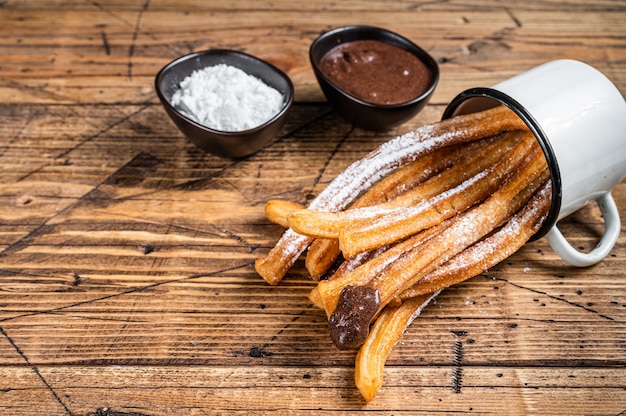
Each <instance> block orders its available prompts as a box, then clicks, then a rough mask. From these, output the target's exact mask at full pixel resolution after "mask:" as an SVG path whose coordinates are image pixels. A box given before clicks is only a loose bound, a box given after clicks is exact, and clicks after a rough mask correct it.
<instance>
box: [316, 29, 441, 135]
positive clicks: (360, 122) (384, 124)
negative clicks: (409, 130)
mask: <svg viewBox="0 0 626 416" xmlns="http://www.w3.org/2000/svg"><path fill="white" fill-rule="evenodd" d="M357 40H377V41H381V42H385V43H388V44H391V45H394V46H397V47H400V48H402V49H404V50H406V51H409V52H410V53H412V54H413V55H415V56H416V57H417V58H418V59H419V60H420V61H422V63H424V65H425V66H426V68H428V70H429V71H430V72H431V75H432V77H431V82H430V85H429V86H428V87H427V88H426V90H425V91H424V92H423V93H422V94H421V95H419V96H417V97H414V98H412V99H410V100H409V101H406V102H403V103H400V104H372V103H370V102H367V101H364V100H362V99H359V98H357V97H355V96H353V95H351V94H349V93H348V92H346V91H344V90H343V89H342V88H340V87H339V86H337V85H336V84H334V83H333V82H332V81H331V80H330V79H329V78H328V77H327V76H326V75H325V74H324V73H323V72H322V71H321V70H320V62H321V60H322V58H323V57H324V55H325V54H326V53H327V52H328V51H329V50H331V49H333V48H334V47H336V46H338V45H340V44H343V43H348V42H354V41H357ZM309 59H310V60H311V66H312V67H313V72H314V73H315V76H316V78H317V81H318V83H319V85H320V87H321V89H322V91H323V93H324V96H325V97H326V99H327V100H328V102H329V103H330V104H331V105H332V106H333V108H334V109H335V111H337V113H338V114H339V115H340V116H342V117H343V118H344V119H346V120H347V121H350V122H352V123H354V124H355V125H356V126H358V127H361V128H364V129H368V130H389V129H391V128H393V127H395V126H397V125H400V124H402V123H404V122H405V121H407V120H409V119H411V118H412V117H413V116H415V115H416V114H417V113H418V112H419V111H421V110H422V109H423V108H424V106H425V105H426V103H427V102H428V100H429V99H430V97H431V96H432V94H433V92H434V91H435V87H436V86H437V83H438V82H439V66H438V65H437V62H436V61H435V60H434V59H433V58H432V57H431V56H430V55H429V54H428V53H427V52H426V51H424V50H423V49H422V48H420V47H419V46H417V45H416V44H414V43H413V42H411V41H410V40H408V39H406V38H405V37H402V36H400V35H398V34H396V33H394V32H390V31H389V30H386V29H381V28H377V27H372V26H344V27H339V28H336V29H333V30H330V31H328V32H325V33H323V34H322V35H320V36H319V37H318V38H317V39H316V40H315V41H314V42H313V43H312V44H311V48H310V50H309Z"/></svg>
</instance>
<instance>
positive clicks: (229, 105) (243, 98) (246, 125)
mask: <svg viewBox="0 0 626 416" xmlns="http://www.w3.org/2000/svg"><path fill="white" fill-rule="evenodd" d="M172 105H173V106H174V107H176V108H178V109H179V110H180V111H181V112H183V113H185V115H187V116H188V117H190V118H192V119H193V120H195V121H197V122H198V123H200V124H202V125H205V126H207V127H209V128H212V129H215V130H220V131H243V130H249V129H252V128H255V127H258V126H260V125H261V124H263V123H265V122H267V121H269V120H270V119H271V118H272V117H274V116H275V115H276V114H278V113H279V112H280V110H281V109H282V107H283V105H284V99H283V96H282V94H281V93H280V92H278V91H277V90H276V89H274V88H272V87H270V86H268V85H266V84H265V83H263V81H261V80H260V79H258V78H256V77H253V76H252V75H248V74H247V73H245V72H244V71H242V70H241V69H239V68H235V67H233V66H230V65H226V64H219V65H215V66H209V67H206V68H204V69H201V70H196V71H194V72H193V73H192V74H191V75H189V76H188V77H186V78H185V79H184V80H183V81H182V82H181V83H180V89H178V90H177V91H176V92H175V93H174V95H173V96H172Z"/></svg>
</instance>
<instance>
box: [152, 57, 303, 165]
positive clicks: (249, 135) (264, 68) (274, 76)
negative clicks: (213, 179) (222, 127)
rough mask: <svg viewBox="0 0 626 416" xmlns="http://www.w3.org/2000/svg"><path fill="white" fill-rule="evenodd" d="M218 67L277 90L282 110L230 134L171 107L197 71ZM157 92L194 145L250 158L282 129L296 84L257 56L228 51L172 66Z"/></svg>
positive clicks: (165, 70) (163, 73) (185, 59)
mask: <svg viewBox="0 0 626 416" xmlns="http://www.w3.org/2000/svg"><path fill="white" fill-rule="evenodd" d="M218 64H226V65H230V66H233V67H236V68H239V69H241V70H242V71H244V72H246V73H247V74H249V75H252V76H255V77H257V78H258V79H260V80H261V81H263V82H264V83H265V84H267V85H268V86H270V87H273V88H275V89H276V90H278V91H279V92H280V93H281V94H282V96H283V99H284V101H283V102H284V104H283V108H282V109H281V110H280V111H279V112H278V114H276V115H275V116H274V117H273V118H272V119H270V120H268V121H267V122H266V123H264V124H262V125H260V126H258V127H255V128H253V129H249V130H243V131H236V132H231V131H219V130H214V129H211V128H209V127H207V126H204V125H202V124H199V123H197V122H196V121H194V120H193V119H191V118H190V117H188V116H186V115H185V114H183V113H181V112H180V111H179V110H178V109H176V108H175V107H174V106H173V105H172V103H171V99H172V95H174V92H175V91H176V90H177V89H178V88H179V84H180V82H181V81H182V80H183V79H185V77H187V76H189V75H191V73H192V72H193V71H195V70H200V69H203V68H205V67H208V66H214V65H218ZM155 88H156V92H157V95H158V97H159V100H161V103H162V104H163V107H164V108H165V111H166V112H167V114H168V115H169V117H170V118H171V119H172V121H173V122H174V124H176V126H177V127H178V128H179V129H180V131H181V132H182V133H183V134H184V135H185V136H186V137H187V138H188V139H189V140H190V141H191V142H193V143H195V144H196V145H197V146H198V147H200V148H201V149H203V150H205V151H206V152H208V153H211V154H214V155H217V156H222V157H229V158H242V157H245V156H248V155H251V154H252V153H255V152H256V151H258V150H260V149H262V148H263V147H264V146H265V145H267V144H268V143H269V142H270V141H271V140H272V139H273V138H274V137H275V136H276V133H277V132H278V131H279V130H280V128H281V127H282V125H283V123H284V121H285V117H286V115H287V113H288V112H289V110H290V108H291V105H292V103H293V95H294V88H293V83H292V82H291V80H290V79H289V77H288V76H287V75H286V74H285V73H284V72H283V71H281V70H280V69H278V68H276V67H275V66H273V65H271V64H269V63H268V62H265V61H263V60H261V59H259V58H256V57H254V56H251V55H248V54H246V53H243V52H238V51H233V50H226V49H210V50H207V51H203V52H195V53H192V54H189V55H185V56H182V57H180V58H178V59H176V60H174V61H172V62H170V63H169V64H167V65H166V66H164V67H163V68H162V69H161V70H160V71H159V73H158V74H157V76H156V78H155Z"/></svg>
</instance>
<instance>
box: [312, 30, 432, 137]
mask: <svg viewBox="0 0 626 416" xmlns="http://www.w3.org/2000/svg"><path fill="white" fill-rule="evenodd" d="M309 58H310V60H311V65H312V67H313V71H314V73H315V76H316V78H317V81H318V83H319V85H320V87H321V89H322V91H323V93H324V96H325V97H326V99H327V100H328V102H329V103H330V104H331V105H332V106H333V108H334V109H335V111H337V113H338V114H339V115H341V116H342V117H343V118H344V119H346V120H347V121H349V122H352V123H354V124H355V125H356V126H357V127H361V128H364V129H368V130H389V129H392V128H393V127H396V126H398V125H400V124H402V123H404V122H406V121H408V120H409V119H411V118H412V117H414V116H415V115H416V114H417V113H418V112H419V111H421V110H422V109H423V108H424V106H425V105H426V104H427V103H428V100H429V99H430V97H431V96H432V94H433V92H434V90H435V88H436V86H437V83H438V81H439V67H438V65H437V63H436V61H435V60H434V59H433V58H432V57H431V56H430V55H429V54H428V53H427V52H426V51H424V50H423V49H422V48H420V47H419V46H417V45H416V44H415V43H413V42H412V41H410V40H409V39H407V38H405V37H403V36H401V35H399V34H397V33H394V32H391V31H389V30H386V29H382V28H378V27H373V26H345V27H340V28H336V29H333V30H330V31H328V32H325V33H323V34H322V35H320V36H319V37H318V38H317V39H316V40H315V41H314V42H313V43H312V45H311V48H310V50H309Z"/></svg>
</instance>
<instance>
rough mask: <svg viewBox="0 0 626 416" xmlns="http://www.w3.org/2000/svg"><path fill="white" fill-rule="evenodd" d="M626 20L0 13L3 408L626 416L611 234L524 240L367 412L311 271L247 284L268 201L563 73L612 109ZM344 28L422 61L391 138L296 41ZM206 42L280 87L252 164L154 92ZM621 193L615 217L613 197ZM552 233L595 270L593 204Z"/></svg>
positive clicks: (11, 5)
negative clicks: (565, 66) (419, 102)
mask: <svg viewBox="0 0 626 416" xmlns="http://www.w3.org/2000/svg"><path fill="white" fill-rule="evenodd" d="M625 19H626V5H625V4H624V2H623V1H619V0H602V1H596V2H583V1H578V0H570V1H566V2H562V1H556V0H554V1H552V0H547V1H528V2H523V3H520V2H515V1H509V0H506V1H500V2H497V3H493V2H487V1H484V0H467V1H464V0H452V1H447V2H414V1H394V2H387V1H382V0H378V1H344V2H330V1H316V2H302V3H297V5H296V4H295V3H294V2H292V1H289V2H287V1H284V0H277V1H273V2H252V1H240V2H230V3H228V2H226V3H224V2H216V1H200V0H182V1H178V0H176V1H175V0H138V1H127V0H124V1H122V0H113V1H107V2H79V1H76V0H63V1H58V0H52V1H50V0H46V1H41V0H32V1H28V2H23V1H17V0H8V1H4V2H0V21H1V22H2V24H1V25H0V57H1V59H0V96H1V97H2V98H3V100H2V101H1V102H0V120H2V122H1V123H0V170H1V172H2V173H1V174H0V410H1V411H2V413H3V414H6V415H32V414H46V415H111V416H112V415H206V414H215V415H220V414H223V415H263V414H271V413H278V414H281V415H282V414H284V415H309V414H310V415H319V414H336V413H341V414H345V415H353V414H354V415H356V414H360V413H368V412H369V413H373V414H388V415H391V414H393V415H399V414H407V415H408V414H494V415H495V414H497V415H502V414H507V415H562V414H572V415H573V414H576V415H623V414H625V412H626V383H625V381H624V380H626V280H625V279H624V278H625V277H626V233H624V232H622V234H621V235H620V238H619V240H618V243H617V245H616V247H615V248H614V249H613V250H612V251H611V254H610V255H609V257H608V258H606V259H605V260H604V261H603V262H601V263H600V264H598V265H596V266H594V267H591V268H585V269H577V268H573V267H568V266H566V265H565V264H564V263H563V262H562V261H561V260H559V258H558V257H557V256H556V255H555V254H554V252H553V251H552V250H551V249H550V247H549V246H548V245H547V243H546V241H545V240H543V239H540V240H538V241H535V242H532V243H529V244H527V245H526V246H525V247H524V248H523V249H522V250H520V251H519V252H518V253H516V254H515V255H514V256H512V257H511V258H510V259H508V260H506V261H504V262H503V263H501V264H499V265H498V266H496V267H494V268H492V269H491V270H489V271H488V272H487V273H484V274H483V275H481V276H478V277H476V278H474V279H472V280H470V281H468V282H466V283H464V284H461V285H458V286H456V287H453V288H451V289H449V290H446V291H444V292H443V293H442V294H441V295H440V296H439V297H438V298H437V300H436V302H435V303H434V304H432V305H430V306H429V307H428V308H427V309H426V310H425V311H424V313H423V315H422V316H421V317H420V318H419V319H418V320H416V321H415V322H414V324H413V325H412V326H411V327H410V328H409V329H408V331H407V333H406V334H405V336H404V337H403V338H402V340H401V342H400V343H399V344H398V345H397V346H396V348H395V349H394V350H393V352H392V354H391V356H390V358H389V361H388V365H387V367H386V369H385V382H384V384H383V388H382V390H381V392H380V393H379V394H378V396H377V398H376V400H374V401H373V402H371V403H369V404H365V403H364V402H363V401H362V399H361V398H360V396H359V394H358V391H357V390H356V389H355V387H354V383H353V365H354V355H355V352H354V351H338V350H336V349H335V348H334V347H333V346H332V344H331V343H330V341H329V337H328V333H327V332H328V331H327V326H326V318H325V316H324V314H323V313H322V312H320V311H318V310H316V309H314V308H313V307H312V306H311V304H310V302H309V301H308V299H307V298H306V295H307V293H308V291H309V290H310V289H311V288H312V287H313V284H312V282H311V281H310V280H309V279H308V278H307V275H306V272H305V270H304V267H303V264H302V262H298V263H297V265H296V267H295V268H294V269H293V270H292V271H291V272H290V274H289V276H288V277H287V278H286V279H285V280H284V282H283V283H282V284H281V285H280V286H278V287H269V286H268V285H266V284H265V283H264V281H263V280H262V279H261V278H260V277H259V276H257V275H256V273H255V272H254V268H253V266H252V262H253V261H254V259H255V258H256V257H258V256H259V255H261V254H262V253H264V252H266V251H267V250H268V249H269V248H270V247H271V246H272V245H273V244H274V242H275V241H276V239H277V238H278V237H279V236H280V235H281V230H280V229H279V228H278V227H277V226H275V225H272V224H270V223H268V222H267V221H266V220H265V218H264V215H263V205H264V203H265V202H266V201H267V200H269V199H271V198H287V199H291V200H294V201H297V202H300V203H306V202H307V201H309V200H310V199H311V198H312V197H314V196H315V195H316V194H317V193H318V192H320V190H322V189H323V188H324V187H325V186H326V185H327V184H328V183H329V182H330V181H331V180H332V178H334V177H335V176H336V175H337V174H338V173H339V172H341V171H342V170H343V169H344V168H345V167H346V166H347V165H348V164H350V163H351V162H352V161H354V160H355V159H357V158H360V157H362V156H364V155H365V154H366V153H367V152H368V151H369V150H370V149H372V148H374V147H375V146H377V145H378V144H380V143H382V142H384V141H386V140H388V139H390V138H391V137H393V136H395V135H396V134H399V133H402V132H405V131H408V130H411V129H414V128H416V127H418V126H420V125H422V124H424V123H427V122H432V121H436V120H438V119H439V118H440V117H441V114H442V113H443V110H444V109H445V107H446V105H447V103H448V102H449V101H450V100H451V99H452V98H453V97H454V96H455V95H456V94H458V93H459V92H461V91H462V90H464V89H466V88H470V87H475V86H489V85H492V84H495V83H497V82H499V81H502V80H504V79H506V78H508V77H510V76H512V75H514V74H517V73H519V72H521V71H524V70H526V69H529V68H531V67H533V66H536V65H538V64H541V63H543V62H546V61H549V60H552V59H559V58H573V59H579V60H583V61H585V62H588V63H590V64H591V65H593V66H595V67H597V68H598V69H599V70H601V71H602V72H604V73H605V74H606V75H607V76H608V77H609V78H610V79H611V80H612V81H613V82H614V83H615V85H616V86H617V88H618V89H619V90H620V91H621V92H622V94H624V93H626V50H625V48H624V45H625V44H626V26H625V25H624V23H623V22H624V20H625ZM344 24H371V25H377V26H383V27H387V28H390V29H392V30H395V31H398V32H400V33H402V34H403V35H405V36H407V37H409V38H411V39H413V40H414V41H415V42H417V43H418V44H420V45H421V46H422V47H423V48H425V49H426V50H428V51H429V52H430V53H431V54H432V55H433V56H434V57H435V59H437V61H438V62H439V64H440V69H441V79H440V84H439V86H438V88H437V91H436V93H435V95H434V97H433V99H432V100H431V102H430V104H429V105H428V106H427V108H426V109H425V110H424V111H423V112H421V113H420V114H419V115H418V116H416V117H415V118H414V119H412V120H410V121H409V122H407V123H406V124H405V125H403V126H401V127H398V128H396V129H395V130H393V131H390V132H385V133H373V132H367V131H363V130H360V129H355V128H353V127H352V126H351V125H350V124H348V123H346V122H345V121H343V120H342V119H341V118H339V116H337V115H336V114H335V113H334V112H333V110H332V109H331V108H330V107H329V106H328V105H327V104H326V102H325V100H324V97H323V95H322V93H321V91H320V89H319V87H318V86H317V84H316V81H315V78H314V76H313V74H312V71H311V68H310V65H309V63H308V47H309V45H310V43H311V41H312V40H313V39H314V38H315V37H316V36H317V35H318V34H319V33H321V32H322V31H324V30H326V29H329V28H332V27H335V26H340V25H344ZM212 47H226V48H233V49H238V50H243V51H247V52H249V53H253V54H255V55H258V56H260V57H262V58H264V59H267V60H268V61H270V62H272V63H274V64H276V65H277V66H279V67H280V68H282V69H284V70H285V71H286V72H287V73H288V74H289V75H290V77H291V78H292V80H293V82H294V84H295V86H296V103H295V106H294V109H293V112H292V113H291V114H290V116H289V118H288V120H287V122H286V125H285V126H284V128H283V129H282V131H281V132H280V133H279V135H278V136H277V138H276V139H275V140H274V141H273V142H272V143H271V144H270V145H268V146H267V147H266V148H265V149H263V150H262V151H261V152H259V153H257V154H255V155H253V156H251V157H249V158H246V159H244V160H239V161H231V160H225V159H219V158H217V157H213V156H211V155H207V154H205V153H203V152H202V151H201V150H199V149H198V148H196V147H195V146H194V145H193V144H191V143H190V142H189V141H188V140H187V139H185V138H184V137H183V136H182V135H181V134H180V132H179V131H178V130H177V129H176V128H175V126H174V125H173V124H172V123H171V122H170V121H169V119H167V117H166V116H165V112H164V111H163V109H162V107H161V106H160V104H159V103H158V100H157V98H156V95H155V93H154V88H153V82H154V76H155V74H156V72H157V71H158V70H159V69H160V68H161V67H162V66H163V65H165V64H166V63H167V62H169V61H171V60H173V59H175V58H176V57H178V56H180V55H183V54H186V53H189V52H192V51H196V50H201V49H206V48H212ZM592 139H593V138H590V140H592ZM613 196H614V198H615V200H616V202H617V205H618V206H619V208H620V214H621V217H622V219H624V218H626V182H624V181H623V182H622V183H621V184H619V185H618V186H617V187H616V188H615V190H614V192H613ZM560 226H561V228H562V229H563V231H564V233H565V234H566V235H567V236H568V238H569V239H570V240H571V241H573V244H574V245H575V246H577V247H580V248H581V249H582V250H589V249H591V248H592V247H593V246H594V245H595V244H596V242H597V241H598V238H599V236H600V235H601V233H602V229H603V220H602V218H601V215H600V212H599V210H598V208H597V207H596V206H594V205H590V206H587V207H585V208H583V209H582V210H581V211H579V212H577V213H575V214H573V215H572V216H570V217H568V218H567V219H565V220H563V221H562V222H561V224H560ZM622 230H624V226H622Z"/></svg>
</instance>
